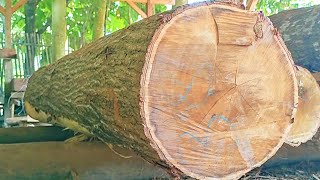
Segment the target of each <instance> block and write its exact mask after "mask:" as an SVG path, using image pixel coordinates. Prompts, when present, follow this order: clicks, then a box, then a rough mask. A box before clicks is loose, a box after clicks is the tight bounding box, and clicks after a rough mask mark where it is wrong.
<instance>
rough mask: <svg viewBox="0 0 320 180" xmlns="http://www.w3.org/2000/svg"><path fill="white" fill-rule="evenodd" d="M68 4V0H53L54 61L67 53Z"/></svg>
mask: <svg viewBox="0 0 320 180" xmlns="http://www.w3.org/2000/svg"><path fill="white" fill-rule="evenodd" d="M66 5H67V4H66V0H53V3H52V36H53V57H52V60H53V62H54V61H56V60H57V59H60V58H61V57H63V56H64V55H65V43H66V39H67V28H66V12H67V8H66Z"/></svg>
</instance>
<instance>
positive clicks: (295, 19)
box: [270, 5, 320, 72]
mask: <svg viewBox="0 0 320 180" xmlns="http://www.w3.org/2000/svg"><path fill="white" fill-rule="evenodd" d="M319 12H320V5H317V6H313V7H308V8H301V9H294V10H289V11H283V12H280V13H279V14H276V15H273V16H270V20H271V21H272V23H273V24H274V26H275V27H277V28H278V29H279V31H280V32H281V34H282V37H283V40H284V41H285V43H286V45H287V47H288V49H289V50H290V52H291V54H292V57H293V59H294V61H295V63H296V64H297V65H299V66H302V67H304V68H307V69H308V70H309V71H311V72H319V71H320V63H319V61H320V53H319V52H320V38H319V37H320V21H319V19H320V13H319Z"/></svg>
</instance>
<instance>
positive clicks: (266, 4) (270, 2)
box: [257, 0, 319, 15]
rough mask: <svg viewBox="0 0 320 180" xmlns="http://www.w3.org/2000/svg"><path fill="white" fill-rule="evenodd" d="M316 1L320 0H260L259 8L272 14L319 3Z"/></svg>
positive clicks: (267, 13)
mask: <svg viewBox="0 0 320 180" xmlns="http://www.w3.org/2000/svg"><path fill="white" fill-rule="evenodd" d="M316 1H318V0H259V2H258V4H257V10H261V11H263V12H264V13H265V14H266V15H271V14H276V13H278V12H281V11H283V10H288V9H296V8H300V7H309V6H312V5H315V4H317V2H316ZM318 3H319V1H318Z"/></svg>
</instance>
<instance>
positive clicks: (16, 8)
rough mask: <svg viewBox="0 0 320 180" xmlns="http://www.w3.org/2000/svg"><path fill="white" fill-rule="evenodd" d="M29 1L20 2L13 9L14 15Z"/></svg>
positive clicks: (22, 0) (21, 0)
mask: <svg viewBox="0 0 320 180" xmlns="http://www.w3.org/2000/svg"><path fill="white" fill-rule="evenodd" d="M26 2H27V0H20V1H18V2H17V3H16V4H15V5H14V6H13V7H12V13H14V12H16V11H17V10H18V9H20V8H21V7H22V6H23V5H25V4H26Z"/></svg>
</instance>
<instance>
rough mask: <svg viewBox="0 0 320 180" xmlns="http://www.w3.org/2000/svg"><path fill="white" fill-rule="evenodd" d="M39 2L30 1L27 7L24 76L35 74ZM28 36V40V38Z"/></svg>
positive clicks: (36, 0) (37, 0)
mask: <svg viewBox="0 0 320 180" xmlns="http://www.w3.org/2000/svg"><path fill="white" fill-rule="evenodd" d="M38 3H39V0H28V1H27V3H26V5H25V16H26V18H25V23H26V26H25V41H26V44H27V45H26V49H27V52H26V57H25V58H26V59H25V65H24V66H25V67H24V70H25V71H24V74H25V76H28V75H31V74H32V73H33V72H34V58H35V55H36V47H35V43H34V42H35V41H33V40H32V39H34V38H35V24H36V8H37V5H38ZM27 34H28V38H27Z"/></svg>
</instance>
